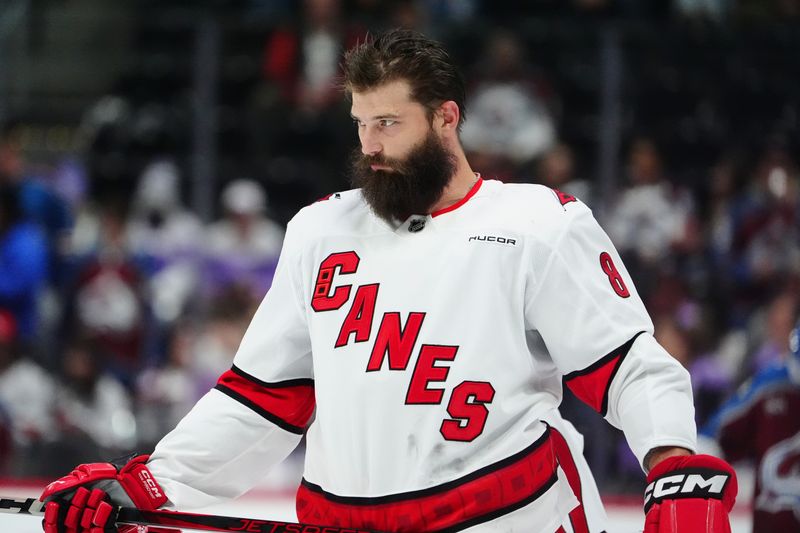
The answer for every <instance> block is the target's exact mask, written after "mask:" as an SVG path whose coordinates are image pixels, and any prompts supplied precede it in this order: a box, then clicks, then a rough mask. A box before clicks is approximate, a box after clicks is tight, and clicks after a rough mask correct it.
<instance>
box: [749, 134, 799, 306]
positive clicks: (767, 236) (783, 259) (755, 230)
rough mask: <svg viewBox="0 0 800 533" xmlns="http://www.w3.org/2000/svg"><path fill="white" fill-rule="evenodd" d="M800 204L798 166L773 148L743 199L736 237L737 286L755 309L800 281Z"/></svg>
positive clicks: (769, 150) (786, 153)
mask: <svg viewBox="0 0 800 533" xmlns="http://www.w3.org/2000/svg"><path fill="white" fill-rule="evenodd" d="M799 201H800V183H799V181H798V170H797V166H796V164H795V163H794V161H793V160H792V158H791V157H790V155H789V153H788V152H787V151H786V150H785V149H784V148H782V147H778V146H769V147H767V148H766V149H765V150H764V152H763V153H762V154H761V157H760V160H759V162H758V165H757V167H756V169H755V172H754V174H753V176H752V179H751V181H750V183H749V186H748V188H747V189H746V190H745V191H744V193H743V194H742V196H741V197H740V200H739V202H740V208H739V209H740V215H739V218H738V221H737V222H738V224H737V227H736V230H735V233H734V236H733V249H734V253H735V254H736V257H737V264H736V269H735V275H736V281H737V282H738V284H740V285H741V286H743V290H746V291H747V293H748V296H749V297H750V300H751V303H752V304H757V303H758V302H759V300H760V301H762V302H763V295H767V296H769V295H770V294H774V293H775V292H776V290H779V289H780V287H781V286H782V285H783V284H784V283H785V282H786V280H787V279H789V278H792V279H795V280H796V279H798V276H800V227H799V226H800V202H799ZM740 290H742V289H740Z"/></svg>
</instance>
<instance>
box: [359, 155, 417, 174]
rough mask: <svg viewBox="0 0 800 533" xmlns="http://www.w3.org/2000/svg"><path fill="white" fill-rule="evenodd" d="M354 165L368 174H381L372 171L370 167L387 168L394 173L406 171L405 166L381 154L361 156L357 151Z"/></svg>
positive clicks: (397, 160)
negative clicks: (368, 172)
mask: <svg viewBox="0 0 800 533" xmlns="http://www.w3.org/2000/svg"><path fill="white" fill-rule="evenodd" d="M354 156H355V157H354V158H353V159H354V160H355V164H356V165H357V166H358V167H359V168H360V169H361V170H363V171H370V172H381V171H373V170H372V169H371V168H370V167H371V166H372V165H380V166H382V167H389V168H391V169H392V170H393V171H395V172H399V173H404V172H405V171H406V169H405V165H404V164H403V162H402V161H400V160H399V159H395V158H393V157H386V156H384V155H383V154H375V155H366V154H362V153H361V152H359V151H356V153H355V154H354Z"/></svg>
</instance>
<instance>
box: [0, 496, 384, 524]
mask: <svg viewBox="0 0 800 533" xmlns="http://www.w3.org/2000/svg"><path fill="white" fill-rule="evenodd" d="M0 513H14V514H27V515H43V514H44V504H43V503H42V502H40V501H39V500H38V499H36V498H15V497H7V496H0ZM115 523H117V524H134V525H149V526H163V527H175V528H187V529H200V530H203V531H229V532H244V533H376V532H370V531H367V530H365V529H356V528H346V527H331V526H315V525H311V524H298V523H296V522H279V521H275V520H262V519H257V518H237V517H233V516H217V515H207V514H194V513H184V512H181V511H165V510H157V511H144V510H142V509H136V508H131V507H120V508H119V509H118V511H117V517H116V519H115Z"/></svg>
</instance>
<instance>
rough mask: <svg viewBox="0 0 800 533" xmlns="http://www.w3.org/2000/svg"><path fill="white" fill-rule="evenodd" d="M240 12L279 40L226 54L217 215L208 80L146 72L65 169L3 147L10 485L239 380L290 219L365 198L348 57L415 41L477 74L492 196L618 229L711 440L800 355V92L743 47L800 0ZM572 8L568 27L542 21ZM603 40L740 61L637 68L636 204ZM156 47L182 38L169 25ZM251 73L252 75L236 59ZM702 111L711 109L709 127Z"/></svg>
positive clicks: (64, 157)
mask: <svg viewBox="0 0 800 533" xmlns="http://www.w3.org/2000/svg"><path fill="white" fill-rule="evenodd" d="M145 4H146V2H145ZM240 4H242V5H239V6H238V9H240V10H241V12H242V13H243V15H242V16H247V17H260V20H269V21H271V22H270V24H268V28H267V30H264V31H261V30H259V31H256V32H253V31H251V32H250V34H248V35H251V36H252V35H253V33H255V34H257V37H258V38H257V39H250V40H246V39H244V38H242V39H243V40H242V41H237V40H236V38H235V35H234V36H230V35H228V34H227V33H224V32H223V47H224V48H228V49H235V50H237V51H236V52H235V54H236V55H234V56H233V58H232V59H231V61H230V62H224V64H223V66H222V68H223V70H224V71H225V72H226V73H227V74H224V76H227V77H225V80H227V81H225V80H223V81H222V82H221V84H220V92H219V106H218V108H217V112H218V114H219V132H218V148H219V150H220V158H219V168H218V169H217V171H218V172H219V174H220V176H221V177H220V181H219V183H218V184H216V185H215V192H217V193H218V194H217V195H216V198H217V201H218V205H216V206H215V209H214V212H213V213H212V214H211V216H209V214H208V213H198V212H197V211H196V210H193V209H192V208H191V207H190V205H189V203H190V202H189V201H188V200H187V199H188V198H190V194H189V192H190V189H191V186H192V181H191V179H190V176H189V173H190V165H189V164H188V161H189V157H188V156H187V139H188V138H189V137H190V136H191V123H190V122H188V119H187V118H186V117H187V113H186V105H187V104H186V103H185V100H187V98H186V96H187V95H188V93H189V91H190V90H191V85H190V81H189V80H184V81H181V78H180V76H179V74H176V72H177V71H170V72H163V76H161V77H158V76H156V77H153V76H152V70H148V71H147V72H146V73H143V72H140V71H136V70H133V71H131V72H128V73H126V74H125V75H124V76H123V77H122V78H121V79H120V80H119V83H118V84H117V86H115V87H114V88H113V89H112V90H111V91H110V92H109V93H108V94H106V95H104V96H103V97H102V98H100V99H99V100H98V101H97V102H96V103H95V105H93V106H92V107H91V108H89V109H87V110H86V112H85V114H84V116H83V117H82V118H81V120H80V121H79V123H78V124H76V128H75V131H77V132H78V134H77V135H78V137H79V139H80V144H79V148H78V149H76V150H74V151H71V152H69V153H66V154H60V155H59V157H58V158H57V159H55V160H54V159H52V158H50V159H47V158H41V159H37V158H36V156H31V151H30V150H28V149H27V148H28V145H27V144H26V143H28V142H29V141H30V131H31V127H30V124H29V123H27V122H26V119H25V116H24V114H23V115H21V116H20V117H17V119H16V120H7V121H6V122H5V124H4V125H3V127H2V130H0V475H6V476H8V475H12V476H53V475H56V474H58V473H60V472H63V471H64V470H66V469H68V468H70V467H71V466H73V465H74V464H76V463H79V462H85V461H94V460H97V459H100V458H108V457H112V456H115V455H121V454H122V453H124V452H126V451H128V450H132V449H138V450H140V451H147V450H149V449H150V448H151V447H152V446H153V444H154V443H155V442H157V441H158V439H159V438H160V437H161V436H162V435H164V434H165V433H166V432H167V431H168V430H169V429H171V428H172V427H173V426H174V425H175V423H176V422H177V421H178V420H179V419H180V418H181V417H182V416H183V415H184V414H185V413H186V412H187V411H188V409H189V408H190V407H191V406H192V405H193V404H194V402H195V401H196V400H197V399H198V398H199V397H200V396H201V395H202V394H204V393H205V392H206V391H207V390H208V389H209V388H210V387H211V386H213V384H214V383H215V381H216V378H217V376H218V375H219V374H221V373H222V372H223V371H225V370H226V369H228V368H229V367H230V365H231V361H232V358H233V355H234V353H235V351H236V348H237V346H238V342H239V340H240V338H241V336H242V334H243V332H244V329H245V328H246V326H247V324H248V323H249V320H250V317H251V316H252V314H253V313H254V311H255V308H256V306H257V305H258V303H259V301H260V300H261V298H262V297H263V294H264V293H265V292H266V290H267V289H268V288H269V286H270V283H271V279H272V275H273V272H274V268H275V265H276V262H277V257H278V254H279V252H280V247H281V242H282V237H283V228H284V225H285V223H286V221H287V220H288V219H289V218H290V217H291V216H292V214H293V213H294V212H295V211H296V210H297V209H299V208H300V207H302V206H303V205H305V204H307V203H310V202H312V201H313V200H314V199H316V198H318V197H321V196H323V195H325V194H327V193H330V192H333V191H335V190H341V189H345V188H348V187H349V185H348V181H347V176H346V170H345V169H346V164H347V159H348V155H349V153H350V151H351V150H352V149H353V148H354V147H355V141H356V137H355V134H354V131H353V130H352V128H350V119H349V117H348V112H349V108H348V106H347V102H345V101H343V99H342V97H341V94H340V93H339V91H338V88H337V76H338V65H339V59H340V54H341V52H342V51H343V50H344V49H345V48H346V47H348V46H349V45H350V44H352V43H354V42H356V41H357V40H358V39H363V38H364V35H365V34H366V33H367V32H368V31H376V30H379V29H381V28H385V27H390V26H408V27H415V28H417V29H420V30H423V31H426V32H428V33H430V34H432V35H434V36H436V37H439V38H441V39H443V40H445V41H446V42H447V43H448V44H449V45H450V48H451V49H453V50H454V53H455V54H456V55H457V56H458V60H459V61H460V62H461V63H462V64H463V66H464V71H465V75H466V78H467V81H468V84H469V89H468V102H467V112H466V116H467V121H466V123H465V126H464V129H463V132H462V141H463V144H464V146H465V149H466V150H467V152H468V157H469V159H470V161H471V163H472V166H473V168H475V169H476V170H478V171H480V172H481V173H482V175H483V176H484V178H489V179H501V180H504V181H515V182H531V183H542V184H545V185H547V186H549V187H553V188H557V189H559V190H562V191H564V192H566V193H570V194H574V195H576V196H577V197H579V198H580V199H581V200H583V201H584V202H586V203H587V204H588V205H589V206H590V207H592V208H597V212H598V213H602V219H601V222H602V224H603V225H604V227H605V228H606V230H607V231H608V233H609V235H610V236H611V238H612V240H613V241H614V243H615V244H616V246H617V247H618V249H619V251H620V253H621V254H622V256H623V258H624V260H625V263H626V265H627V268H628V270H629V272H630V274H631V276H632V277H633V279H634V281H635V283H636V286H637V288H638V290H639V293H640V294H641V296H642V298H643V299H644V301H645V304H646V306H647V308H648V310H649V311H650V313H651V315H652V317H653V320H654V323H655V332H656V337H657V339H658V340H659V341H660V342H661V343H662V344H663V345H664V347H665V348H666V349H667V350H668V351H669V352H670V353H671V354H672V355H673V356H674V357H676V358H677V359H678V360H679V361H680V362H681V363H682V364H683V365H684V366H685V367H686V368H687V369H689V371H690V373H691V375H692V380H693V385H694V389H695V395H696V402H697V419H698V423H699V424H701V425H702V424H703V423H705V422H706V421H707V420H708V418H709V417H710V416H711V415H712V414H713V412H714V411H715V410H716V409H717V407H718V406H719V405H720V403H721V402H722V401H723V400H724V399H725V398H727V397H728V396H729V395H730V394H731V393H732V391H734V390H735V388H736V387H737V386H738V385H739V384H740V383H741V382H742V381H743V380H745V379H746V378H747V377H748V376H750V375H752V374H753V373H754V372H756V371H758V370H760V369H762V368H765V367H766V366H768V365H769V364H771V363H773V362H776V361H780V360H781V359H782V358H784V357H785V356H786V354H787V352H788V337H789V333H790V331H791V329H792V327H793V325H794V324H795V321H796V319H797V316H798V304H800V284H799V283H798V282H799V281H800V235H799V234H798V231H799V230H800V170H799V169H798V163H797V161H796V154H797V153H798V151H797V148H798V144H799V143H800V139H799V138H798V131H800V129H799V128H798V120H799V119H798V104H799V103H800V102H798V98H800V97H798V96H797V95H798V94H800V93H794V94H795V96H794V100H792V97H791V96H785V95H784V94H783V93H776V92H775V91H771V90H768V88H769V87H772V86H771V85H770V84H771V83H772V82H773V81H774V80H771V79H769V76H770V75H769V74H764V73H763V72H761V71H759V70H758V69H755V70H752V68H751V67H752V64H751V63H748V57H745V56H744V55H742V54H745V52H742V51H741V49H740V48H736V47H735V46H731V47H726V46H727V45H725V44H724V43H727V42H728V41H726V39H730V36H731V35H734V36H735V35H737V33H736V32H737V31H742V32H745V30H741V29H738V28H739V26H737V24H739V25H741V24H742V21H743V20H744V21H751V20H756V21H762V22H761V23H763V24H773V23H774V24H778V23H779V22H780V21H781V20H786V19H792V20H797V18H798V17H799V16H800V3H798V2H792V1H782V2H772V3H769V2H767V3H763V2H746V1H741V2H733V1H729V2H722V1H710V0H708V1H699V0H680V1H675V2H668V1H662V2H658V1H651V2H633V1H631V2H625V1H620V2H611V1H604V0H580V1H574V2H546V1H545V2H530V3H524V6H527V7H522V6H523V3H519V2H504V1H494V2H491V3H489V2H480V1H478V0H464V1H458V2H448V1H433V0H429V1H422V2H412V1H406V2H401V1H398V2H382V1H379V0H372V1H359V2H349V3H348V2H340V1H337V0H306V1H305V2H302V3H295V2H288V1H286V2H277V1H270V2H267V1H257V0H251V1H250V2H244V3H240ZM489 4H491V5H489ZM529 4H530V5H529ZM757 4H758V5H757ZM767 4H769V5H770V7H765V6H766V5H767ZM773 4H774V5H773ZM759 6H761V7H759ZM553 12H555V13H557V14H558V16H559V17H560V18H559V20H558V22H552V21H550V22H547V21H545V23H541V21H539V22H536V20H537V19H536V17H539V16H541V15H542V14H543V13H547V14H550V13H553ZM515 17H516V20H515V22H516V24H517V25H516V26H514V25H513V24H509V22H510V21H511V20H514V19H515ZM525 17H533V20H534V22H532V23H530V24H527V23H525V22H524V20H527V19H525ZM662 18H663V20H662ZM598 19H606V20H626V21H628V22H629V23H630V21H631V20H633V21H634V23H631V24H633V25H632V26H631V27H633V28H640V30H638V33H637V31H633V33H632V34H631V35H632V36H631V37H630V39H632V40H634V41H635V40H636V39H637V38H641V34H642V33H652V31H651V30H652V29H653V28H654V27H659V28H664V27H667V28H670V31H673V32H677V33H675V34H676V35H680V36H684V37H685V36H687V35H688V36H690V37H691V38H693V39H695V41H693V42H694V43H695V44H697V46H700V47H701V48H699V50H701V51H703V52H704V53H709V54H714V53H716V54H719V55H720V57H722V56H724V57H726V58H727V60H728V62H729V64H726V65H727V66H724V68H726V69H727V70H725V73H726V75H727V76H729V78H721V79H719V78H718V77H716V76H709V75H708V73H707V72H705V71H704V70H703V69H705V68H706V67H703V69H699V70H697V69H695V70H693V68H692V65H694V63H692V61H693V60H694V58H691V57H689V55H691V54H689V55H687V56H685V61H686V68H685V69H684V68H682V67H683V63H681V61H684V59H680V58H681V57H683V56H681V55H680V54H677V57H678V59H671V60H670V62H669V63H667V64H661V67H662V68H657V67H658V66H659V64H658V63H653V61H656V60H657V59H658V55H657V51H658V50H657V49H655V48H654V49H652V50H651V52H652V54H649V55H648V53H646V50H645V52H642V51H641V50H639V51H632V52H631V53H630V57H629V58H628V61H629V63H630V64H631V65H632V68H635V69H637V70H635V71H634V73H633V75H632V76H629V77H628V78H627V79H626V81H625V82H624V83H623V86H622V89H621V90H622V97H623V98H624V100H623V101H622V102H621V106H622V119H623V120H622V126H621V133H622V135H623V139H622V141H623V142H622V146H621V148H620V153H619V158H620V165H619V168H620V173H619V175H618V176H617V182H616V184H614V185H615V186H614V187H613V193H614V194H612V195H610V196H609V195H608V194H607V192H605V193H604V190H603V187H601V186H600V184H599V183H598V180H597V171H596V168H595V166H596V158H597V150H598V139H597V137H598V131H599V125H598V122H597V121H598V115H599V107H600V106H601V102H600V96H599V92H600V89H599V85H600V75H599V73H598V72H599V68H598V66H597V63H598V62H599V59H598V58H597V57H596V56H591V57H589V56H588V53H589V51H592V53H595V52H596V49H597V48H598V44H597V39H599V37H598V35H597V32H596V31H595V32H594V33H591V32H590V34H589V35H587V34H586V33H582V30H581V28H585V26H582V25H581V24H584V23H585V21H586V20H590V21H592V22H595V21H597V20H598ZM564 21H566V22H564ZM548 24H551V26H548ZM559 24H564V26H563V27H566V28H572V31H573V33H570V34H569V35H567V36H564V35H562V33H565V32H560V30H559V28H562V26H560V25H559ZM576 24H577V26H576ZM259 28H261V27H260V26H259ZM471 28H480V30H481V31H480V32H476V31H475V30H474V29H471ZM526 28H527V29H526ZM641 28H645V29H644V30H641ZM675 28H677V29H675ZM698 28H699V29H698ZM537 30H541V32H540V33H537ZM142 31H143V33H142V37H141V38H142V40H145V39H146V40H147V41H148V42H149V43H153V42H158V40H157V39H156V38H154V37H153V34H152V32H153V31H154V30H153V28H152V27H148V28H147V31H145V30H142ZM747 31H750V30H747ZM765 31H766V32H767V33H773V34H777V33H776V32H775V31H774V28H773V27H772V26H768V30H765ZM526 32H527V33H526ZM566 33H569V32H566ZM543 35H549V36H550V37H552V38H553V42H557V43H561V44H564V43H571V45H572V46H573V48H564V49H558V50H555V49H554V50H548V49H541V48H537V47H536V46H532V45H531V43H537V42H541V43H547V42H550V41H547V39H548V38H549V37H543ZM554 35H557V36H558V37H553V36H554ZM637 35H638V36H639V37H637ZM747 35H749V33H748V34H747ZM227 39H230V42H229V41H228V40H227ZM734 40H735V39H734ZM648 42H650V41H648ZM795 42H797V39H795ZM254 43H255V44H254ZM698 43H699V44H698ZM709 43H710V44H709ZM721 43H723V44H721ZM146 46H147V45H146V44H144V43H143V45H142V48H143V49H146ZM581 46H583V47H584V48H580V47H581ZM623 46H625V43H623ZM702 46H705V48H702ZM243 49H244V50H245V51H244V52H242V50H243ZM769 49H770V50H772V48H769ZM576 50H577V51H576ZM677 52H681V51H680V50H678V51H677ZM681 53H683V52H681ZM570 54H572V55H570ZM637 54H638V55H637ZM643 54H644V56H645V57H644V58H642V57H641V56H642V55H643ZM737 54H738V55H737ZM243 57H244V58H246V57H250V58H251V61H250V62H249V63H248V62H246V61H244V62H241V61H240V62H239V63H236V61H237V60H241V59H242V58H243ZM791 57H792V56H791V53H789V52H787V53H786V54H785V57H782V56H773V57H772V58H771V59H772V63H771V66H772V67H773V68H774V69H775V70H782V69H783V68H784V64H783V63H782V61H784V60H785V61H787V63H788V62H790V61H792V59H791ZM252 58H256V59H255V60H254V61H253V60H252ZM654 58H655V59H654ZM180 60H181V59H177V61H180ZM145 61H146V58H145ZM637 61H641V62H639V63H637ZM183 62H184V63H188V62H190V60H188V59H187V58H185V57H184V58H183ZM247 65H250V66H251V67H252V68H251V69H250V70H248V66H247ZM237 66H238V67H241V68H239V69H238V70H237ZM720 68H723V67H720ZM765 68H767V67H765ZM793 68H795V69H796V68H797V66H796V65H795V66H794V67H793ZM741 69H745V70H747V69H751V70H747V73H746V74H747V76H750V78H747V80H748V83H750V85H747V87H749V88H750V89H752V91H751V92H750V93H748V94H747V98H748V99H750V100H748V107H747V108H746V109H745V108H744V107H743V108H742V109H741V116H742V117H746V118H747V122H746V123H745V124H734V122H735V121H734V120H733V118H732V117H730V116H728V115H727V114H728V113H732V112H734V111H737V112H738V111H740V110H739V109H738V108H737V106H739V105H740V104H741V102H739V101H738V100H736V99H735V98H732V97H731V96H730V95H728V94H727V93H725V94H723V93H719V92H715V91H716V90H717V89H719V88H720V86H727V84H729V82H730V79H733V78H736V76H739V75H741V77H742V79H744V78H745V77H746V76H745V75H744V74H741V72H740V70H741ZM231 71H233V74H231ZM148 73H149V74H148ZM640 73H641V76H640V75H639V74H640ZM682 73H686V74H685V75H686V76H689V75H695V78H692V79H685V78H682V77H681V76H682ZM702 75H705V78H703V77H702ZM670 76H671V77H670ZM752 77H755V80H753V79H751V78H752ZM759 78H760V79H759ZM737 79H738V78H737ZM796 79H800V78H795V81H794V82H787V83H790V84H791V83H795V85H796V83H797V82H796ZM648 83H649V84H650V85H648ZM703 83H706V84H707V85H702V84H703ZM751 85H752V86H751ZM653 87H657V88H659V90H661V92H652V91H653V90H654V89H653ZM737 87H739V86H737ZM684 89H686V91H690V90H694V91H695V93H692V96H691V97H688V96H686V93H685V92H684ZM731 90H733V89H731ZM648 91H650V92H648ZM787 92H791V87H789V88H788V89H787ZM680 98H684V99H691V100H692V102H691V104H687V105H688V107H687V108H686V109H684V108H681V107H680V104H676V103H675V102H676V101H679V100H680ZM760 99H764V101H763V102H762V101H761V100H760ZM643 101H646V104H647V105H645V104H644V103H642V102H643ZM181 102H184V103H181ZM731 102H732V106H733V107H730V105H729V104H731ZM670 105H673V106H677V107H678V109H676V108H675V107H670ZM726 105H729V106H728V107H726ZM775 109H778V112H775ZM698 147H699V148H698ZM698 151H699V152H700V154H699V155H698ZM564 412H565V414H566V415H567V416H568V417H569V418H571V419H572V420H574V422H575V424H576V425H577V426H578V428H579V429H580V430H582V431H583V432H584V433H585V434H586V436H587V438H586V446H587V451H586V453H587V457H588V459H589V461H590V463H591V465H592V467H593V469H594V470H595V475H596V477H597V479H598V480H599V482H600V485H601V488H602V489H606V490H627V489H633V490H639V488H640V484H641V483H642V482H643V480H642V476H641V470H640V469H639V467H638V465H636V463H635V459H634V458H633V456H632V454H631V453H630V452H629V451H628V450H627V448H626V447H625V445H624V439H622V436H621V435H620V434H619V432H617V431H616V430H614V429H613V428H611V427H609V426H608V425H607V424H606V423H605V422H604V421H602V420H600V419H599V417H597V416H596V415H594V414H593V413H591V412H589V411H588V409H587V408H586V407H584V406H581V405H579V403H578V402H577V401H576V400H575V399H574V398H572V397H569V396H568V397H567V398H566V399H565V404H564Z"/></svg>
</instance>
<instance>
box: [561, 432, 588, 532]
mask: <svg viewBox="0 0 800 533" xmlns="http://www.w3.org/2000/svg"><path fill="white" fill-rule="evenodd" d="M552 432H553V445H554V447H555V449H556V459H558V464H559V465H561V469H562V470H563V471H564V473H565V474H566V475H567V481H569V486H570V487H571V488H572V492H573V493H574V494H575V497H576V498H578V506H577V507H576V508H574V509H573V510H572V511H570V512H569V519H570V522H572V532H573V533H589V523H588V522H587V521H586V512H585V511H584V509H583V488H582V487H581V475H580V473H579V472H578V467H577V466H575V459H573V457H572V451H570V449H569V445H567V441H566V440H565V439H564V436H563V435H562V434H561V433H559V432H558V431H556V430H555V429H553V430H552Z"/></svg>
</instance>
